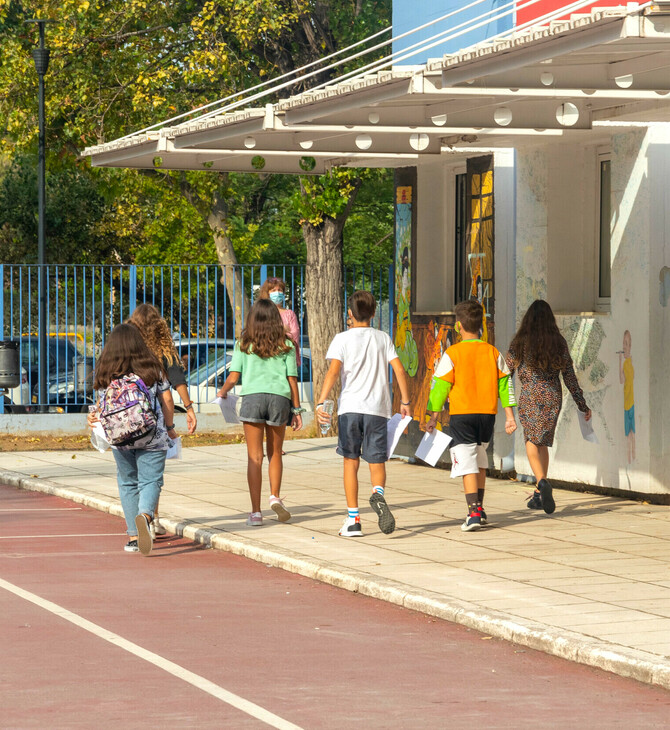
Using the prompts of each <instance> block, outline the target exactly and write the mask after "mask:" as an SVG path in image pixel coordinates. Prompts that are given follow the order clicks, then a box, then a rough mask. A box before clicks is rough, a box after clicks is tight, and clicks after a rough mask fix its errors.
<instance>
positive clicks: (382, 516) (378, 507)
mask: <svg viewBox="0 0 670 730" xmlns="http://www.w3.org/2000/svg"><path fill="white" fill-rule="evenodd" d="M370 507H372V509H373V510H374V511H375V512H376V513H377V518H378V521H379V529H380V530H381V531H382V532H383V533H384V534H385V535H390V534H391V533H392V532H393V530H395V517H394V516H393V515H392V514H391V510H390V509H389V506H388V504H386V500H385V499H384V495H383V494H379V492H373V493H372V496H371V497H370Z"/></svg>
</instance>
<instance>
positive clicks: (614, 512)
mask: <svg viewBox="0 0 670 730" xmlns="http://www.w3.org/2000/svg"><path fill="white" fill-rule="evenodd" d="M285 448H286V451H287V455H286V457H285V460H284V486H283V488H282V495H283V496H284V498H285V503H286V505H287V507H288V508H289V510H290V511H291V513H292V514H293V518H292V519H291V521H290V522H289V523H286V524H280V523H278V522H277V520H276V518H275V516H274V513H273V512H271V511H270V510H269V509H264V517H265V524H264V525H263V527H260V528H259V527H247V526H246V525H245V519H246V513H247V512H248V510H249V497H248V491H247V484H246V448H245V446H244V444H235V445H228V446H215V447H196V448H188V449H184V452H183V456H184V458H183V460H182V461H170V462H168V466H167V468H166V476H165V487H164V489H163V493H162V496H161V515H162V516H163V517H164V518H168V520H169V522H168V526H169V527H171V528H172V530H173V531H178V532H180V533H183V534H184V535H186V536H187V537H192V538H195V539H200V540H202V541H205V542H209V543H211V545H212V546H213V547H217V548H221V549H225V550H229V551H232V552H235V553H238V554H242V555H246V556H248V557H250V558H253V559H255V560H259V561H262V562H264V563H266V564H268V565H274V566H277V567H281V568H285V569H287V570H291V571H293V572H297V573H301V574H303V575H306V576H309V577H312V578H316V579H318V580H322V581H325V582H328V583H332V584H334V585H338V586H341V587H343V588H347V589H349V590H356V591H359V592H361V593H365V594H368V595H372V596H376V597H378V598H381V599H382V600H388V601H391V602H393V603H397V604H400V605H404V606H406V607H407V608H413V609H417V610H420V611H424V612H426V613H430V614H433V615H436V616H440V617H442V618H445V619H448V620H452V621H457V622H459V623H462V624H465V625H468V626H470V627H472V628H476V629H478V630H480V631H483V632H485V633H486V634H488V635H495V636H499V637H502V638H505V639H509V640H512V641H515V642H517V643H520V644H524V645H527V646H530V647H534V648H538V649H541V650H543V651H547V652H550V653H552V654H555V655H558V656H562V657H566V658H568V659H571V660H574V661H579V662H583V663H586V664H590V665H593V666H598V667H601V668H603V669H607V670H610V671H613V672H616V673H618V674H621V675H624V676H632V677H635V678H636V679H639V680H641V681H645V682H650V683H655V684H660V685H662V686H664V687H666V688H668V689H670V570H669V568H670V507H666V506H655V505H648V504H640V503H636V502H629V501H624V500H620V499H613V498H609V497H603V496H596V495H588V494H579V493H573V492H564V491H556V492H555V496H556V502H557V505H558V506H557V510H556V512H555V514H554V515H552V516H547V515H545V514H544V513H543V512H540V513H539V514H538V513H537V512H534V511H531V510H528V509H526V506H525V500H526V498H527V496H529V495H530V492H531V489H532V487H529V486H528V485H523V484H520V483H517V482H512V481H501V480H496V479H490V480H488V482H487V497H486V510H487V513H488V515H489V521H490V523H491V525H490V526H489V527H488V528H485V529H483V530H480V531H479V532H474V533H464V532H462V531H461V529H460V525H461V523H462V521H463V518H464V512H465V509H464V505H465V501H464V498H463V495H462V489H461V486H460V483H459V481H458V480H451V479H449V478H448V474H447V473H446V472H444V471H439V470H434V469H430V468H427V467H418V466H410V465H408V464H406V463H404V462H402V461H392V462H390V463H389V465H388V466H389V470H388V471H389V478H388V489H387V499H388V501H389V504H390V505H391V506H392V507H393V509H394V513H395V515H396V520H397V529H396V531H395V532H394V533H393V534H392V535H383V534H381V533H380V532H379V530H378V529H377V523H376V517H375V515H374V513H373V512H372V510H371V509H370V508H369V507H368V505H367V496H368V492H369V488H368V486H367V484H368V480H367V474H366V473H365V471H363V468H365V465H363V466H362V469H361V476H362V477H363V479H362V480H361V482H362V485H365V486H362V487H361V494H362V495H364V499H362V500H361V508H362V509H361V513H362V521H363V530H364V533H365V537H364V538H363V539H362V540H352V539H348V540H347V539H344V538H340V537H338V536H337V531H338V529H339V527H340V525H341V522H342V519H343V516H344V514H345V503H344V495H343V489H342V484H341V478H342V477H341V473H342V463H341V459H340V458H339V457H338V456H337V454H336V453H335V450H334V439H323V440H302V441H301V440H293V441H287V442H286V445H285ZM115 475H116V472H115V467H114V462H113V458H112V455H111V454H110V453H106V454H99V453H97V452H95V451H86V452H23V453H0V482H6V483H13V484H17V485H20V486H22V487H24V488H28V489H39V490H42V491H49V492H52V493H57V494H60V495H61V496H64V497H67V498H70V499H75V500H77V501H79V502H83V503H85V504H89V505H91V506H94V507H96V508H98V509H103V510H106V511H110V512H113V513H115V514H121V512H120V505H119V500H118V495H117V490H116V479H115ZM264 492H265V493H266V494H267V493H269V489H268V488H267V485H266V486H265V488H264ZM266 499H267V497H266ZM119 549H121V545H119Z"/></svg>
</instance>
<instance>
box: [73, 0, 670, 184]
mask: <svg viewBox="0 0 670 730" xmlns="http://www.w3.org/2000/svg"><path fill="white" fill-rule="evenodd" d="M669 68H670V1H668V2H657V3H654V4H653V5H650V4H649V3H647V4H646V6H645V7H631V5H630V4H629V5H628V6H626V7H617V8H598V9H595V10H593V11H592V12H591V13H588V14H577V15H572V16H570V18H569V19H568V20H562V21H553V22H551V23H550V24H549V25H546V26H539V27H538V26H536V27H533V28H529V29H527V30H525V31H520V32H518V33H516V34H513V35H511V36H510V37H508V38H505V39H503V40H500V39H498V40H496V39H494V40H492V41H487V42H484V43H480V44H478V45H476V46H473V47H471V48H468V49H466V50H464V51H462V52H459V53H457V54H453V55H447V56H444V57H443V58H441V59H436V60H432V61H429V62H428V63H427V64H426V65H425V66H420V67H407V66H405V67H402V66H396V67H394V68H392V69H390V70H383V71H379V72H378V73H375V74H370V75H364V76H361V77H357V78H354V79H350V80H347V81H343V82H341V83H335V84H333V85H331V86H327V87H326V88H324V89H319V90H316V91H307V92H304V93H302V94H300V95H298V96H294V97H291V98H289V99H286V100H283V101H280V102H278V103H276V104H268V105H266V106H265V107H264V108H249V109H245V110H243V111H235V112H233V113H228V114H221V115H218V116H204V117H201V118H197V119H194V120H192V121H188V122H185V123H183V124H180V125H178V126H173V127H165V128H162V129H160V130H157V131H151V132H146V133H142V134H138V135H133V136H130V137H126V138H123V139H121V140H116V141H113V142H109V143H106V144H102V145H98V146H96V147H90V148H88V149H86V150H85V151H84V154H85V155H90V156H91V159H92V163H93V165H96V166H107V167H135V168H153V167H161V168H165V169H188V170H197V169H214V170H230V171H243V172H254V171H261V170H262V171H264V172H279V173H294V174H298V173H299V174H305V173H313V174H320V173H323V172H324V171H325V170H327V169H329V168H331V167H334V166H349V167H403V166H407V165H416V164H421V161H422V160H423V159H426V158H427V159H435V157H436V156H438V155H440V154H444V153H446V152H451V151H454V150H465V151H467V150H468V149H470V148H472V147H473V146H474V147H477V148H481V147H487V148H491V147H512V146H520V145H524V144H528V143H534V144H537V143H538V142H539V141H541V140H542V138H544V137H552V138H580V137H592V136H593V135H594V129H595V130H597V132H596V133H597V134H602V131H603V130H602V127H603V126H607V124H608V122H615V123H617V124H621V123H625V122H641V121H642V122H652V121H670V73H669Z"/></svg>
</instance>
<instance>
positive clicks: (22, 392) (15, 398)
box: [4, 368, 32, 413]
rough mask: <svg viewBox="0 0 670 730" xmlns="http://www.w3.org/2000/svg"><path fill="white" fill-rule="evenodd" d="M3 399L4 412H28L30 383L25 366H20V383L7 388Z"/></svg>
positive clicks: (29, 407) (29, 406) (29, 408)
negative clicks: (14, 386)
mask: <svg viewBox="0 0 670 730" xmlns="http://www.w3.org/2000/svg"><path fill="white" fill-rule="evenodd" d="M4 400H5V413H30V410H31V407H32V406H31V403H30V383H29V382H28V372H27V370H26V369H25V368H21V383H20V384H19V385H17V386H16V388H10V389H9V390H7V392H6V393H5V395H4Z"/></svg>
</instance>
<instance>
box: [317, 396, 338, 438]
mask: <svg viewBox="0 0 670 730" xmlns="http://www.w3.org/2000/svg"><path fill="white" fill-rule="evenodd" d="M334 406H335V402H334V401H332V400H325V401H323V403H322V404H321V410H322V411H323V412H324V413H327V414H328V415H329V416H330V417H331V419H332V416H333V408H334ZM320 426H321V435H322V436H325V435H326V434H327V433H328V431H330V423H321V424H320Z"/></svg>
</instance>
